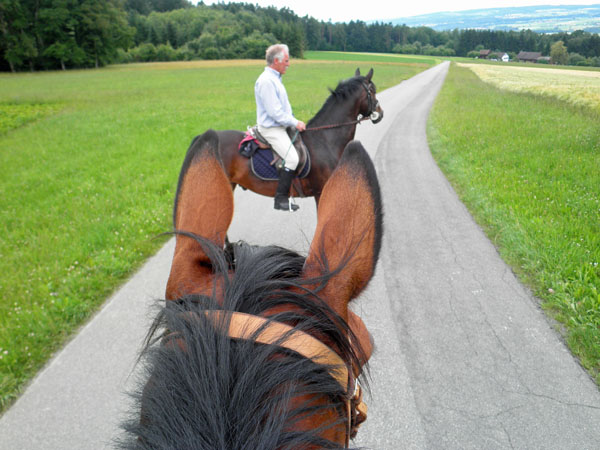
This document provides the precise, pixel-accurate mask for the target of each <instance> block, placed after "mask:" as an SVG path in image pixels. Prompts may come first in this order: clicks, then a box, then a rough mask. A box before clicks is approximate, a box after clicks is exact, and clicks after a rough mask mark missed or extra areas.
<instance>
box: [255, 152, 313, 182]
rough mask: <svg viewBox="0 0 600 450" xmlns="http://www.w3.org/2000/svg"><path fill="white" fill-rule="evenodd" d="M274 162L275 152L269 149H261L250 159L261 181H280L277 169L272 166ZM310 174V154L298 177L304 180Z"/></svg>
mask: <svg viewBox="0 0 600 450" xmlns="http://www.w3.org/2000/svg"><path fill="white" fill-rule="evenodd" d="M272 161H273V151H272V150H271V149H269V148H259V149H257V150H256V151H255V152H254V154H253V155H252V157H251V158H250V166H251V167H252V172H253V173H254V175H256V176H257V177H258V178H260V179H261V180H268V181H270V180H278V179H279V175H278V173H277V169H276V168H275V165H274V164H271V162H272ZM308 172H310V154H307V161H306V164H305V165H304V168H303V169H302V171H301V172H300V174H298V175H297V177H298V178H304V177H306V175H308Z"/></svg>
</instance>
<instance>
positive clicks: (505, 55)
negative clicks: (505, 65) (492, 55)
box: [496, 52, 510, 62]
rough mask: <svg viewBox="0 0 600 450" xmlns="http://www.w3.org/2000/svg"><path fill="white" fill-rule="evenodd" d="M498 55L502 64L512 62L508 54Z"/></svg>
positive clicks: (501, 53)
mask: <svg viewBox="0 0 600 450" xmlns="http://www.w3.org/2000/svg"><path fill="white" fill-rule="evenodd" d="M496 54H497V55H498V59H500V60H501V61H502V62H508V61H510V56H508V53H504V52H498V53H496Z"/></svg>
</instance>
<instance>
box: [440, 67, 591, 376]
mask: <svg viewBox="0 0 600 450" xmlns="http://www.w3.org/2000/svg"><path fill="white" fill-rule="evenodd" d="M598 123H600V117H599V114H598V109H592V108H584V107H577V106H573V105H569V104H567V103H565V102H563V101H560V100H558V99H554V98H551V97H545V96H540V95H534V94H527V93H514V92H508V91H505V90H500V89H498V88H496V87H493V86H490V85H489V84H485V83H483V82H482V81H480V79H479V78H478V77H477V76H476V75H475V74H473V72H471V71H470V70H468V69H464V68H458V67H456V66H454V65H453V66H452V67H451V69H450V71H449V74H448V77H447V79H446V83H445V85H444V87H443V88H442V91H441V93H440V95H439V97H438V99H437V101H436V103H435V106H434V108H433V110H432V114H431V118H430V121H429V124H428V135H429V139H430V146H431V149H432V152H433V154H434V157H435V158H436V160H437V161H438V163H439V165H440V167H441V168H442V170H443V171H444V172H445V174H446V175H447V177H448V178H449V180H450V181H451V183H452V184H453V185H454V187H455V189H456V190H457V192H458V194H459V195H460V197H461V199H462V200H463V201H464V203H465V204H466V205H467V207H468V208H469V209H470V210H471V212H472V213H473V215H474V216H475V218H476V220H477V221H478V222H479V223H480V224H481V225H482V226H483V228H484V229H485V230H486V232H487V233H488V236H489V237H490V239H491V240H492V241H493V242H494V243H495V245H496V246H497V247H498V249H499V252H500V254H501V255H502V257H503V258H504V259H505V260H506V261H507V262H508V263H509V264H510V265H511V266H512V267H513V269H514V271H515V272H516V273H517V274H518V275H519V276H520V278H521V279H522V280H523V281H524V282H525V283H526V284H527V285H529V286H530V287H531V289H532V290H533V292H534V294H535V295H536V296H537V297H538V298H540V299H541V300H542V301H543V307H544V308H545V309H546V310H547V311H549V312H550V313H551V314H552V315H553V316H554V317H555V318H556V319H557V320H558V321H559V322H560V323H561V324H562V327H561V329H562V331H563V332H564V334H565V337H566V340H567V342H568V345H569V346H570V348H571V349H572V351H573V353H574V354H575V355H577V356H578V357H579V359H580V361H581V362H582V364H583V365H584V366H585V367H586V368H587V369H588V370H589V371H590V373H591V374H592V375H593V376H594V377H595V378H596V381H597V382H599V383H600V189H599V188H600V170H598V168H600V127H598Z"/></svg>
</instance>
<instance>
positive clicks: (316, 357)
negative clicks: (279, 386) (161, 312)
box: [169, 310, 368, 448]
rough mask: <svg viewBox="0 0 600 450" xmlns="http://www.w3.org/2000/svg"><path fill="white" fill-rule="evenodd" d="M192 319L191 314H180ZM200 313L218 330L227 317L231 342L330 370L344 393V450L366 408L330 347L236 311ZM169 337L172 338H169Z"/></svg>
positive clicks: (353, 379) (357, 386)
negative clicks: (270, 348) (280, 351)
mask: <svg viewBox="0 0 600 450" xmlns="http://www.w3.org/2000/svg"><path fill="white" fill-rule="evenodd" d="M184 314H185V315H186V316H188V317H190V320H191V319H192V317H193V316H191V314H192V313H184ZM200 314H204V316H205V317H206V318H207V319H209V320H211V321H212V322H213V324H214V325H215V326H216V327H218V326H219V325H220V324H223V323H224V321H223V320H224V319H225V318H228V322H229V329H227V330H223V332H224V333H225V334H226V335H227V336H229V337H230V338H232V339H242V340H251V341H254V342H257V343H259V344H266V345H277V346H279V347H283V348H286V349H288V350H292V351H294V352H296V353H298V354H300V355H302V356H303V357H305V358H307V359H310V360H311V361H313V362H314V363H316V364H322V365H326V366H328V367H330V369H329V374H330V375H331V376H332V377H333V378H334V379H335V380H336V381H337V383H338V384H339V385H340V386H341V387H342V389H343V391H344V392H345V393H346V396H345V404H346V417H347V422H346V423H347V425H346V448H348V446H349V444H350V438H354V436H356V433H357V432H358V428H359V427H360V425H361V424H362V423H363V422H364V421H365V420H367V410H368V408H367V405H366V404H365V403H364V401H363V399H362V389H361V387H360V384H359V383H358V380H357V379H356V377H355V376H354V372H353V371H352V368H350V369H349V368H348V365H347V364H346V363H345V362H344V361H343V360H342V358H340V356H339V355H338V354H337V353H336V352H335V351H333V350H332V349H331V348H330V347H328V346H327V345H325V344H324V343H322V342H321V341H319V340H318V339H316V338H315V337H313V336H311V335H309V334H307V333H305V332H303V331H299V330H295V329H294V328H293V327H292V326H290V325H286V324H284V323H281V322H276V321H272V320H269V319H265V318H264V317H259V316H253V315H251V314H246V313H241V312H237V311H222V310H204V311H201V312H200ZM169 337H172V336H169Z"/></svg>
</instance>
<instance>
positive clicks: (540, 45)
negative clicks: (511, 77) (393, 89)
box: [0, 0, 600, 71]
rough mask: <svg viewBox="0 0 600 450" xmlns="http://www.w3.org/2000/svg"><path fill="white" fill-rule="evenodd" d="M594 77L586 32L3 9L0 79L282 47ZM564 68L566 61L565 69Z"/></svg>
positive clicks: (285, 13) (233, 14) (124, 8)
mask: <svg viewBox="0 0 600 450" xmlns="http://www.w3.org/2000/svg"><path fill="white" fill-rule="evenodd" d="M559 41H560V42H562V43H563V45H564V47H565V49H566V52H568V55H569V57H568V58H567V59H566V61H567V63H571V64H578V65H593V66H599V67H600V36H599V35H598V34H593V33H588V32H584V31H576V32H574V33H555V34H539V33H535V32H533V31H531V30H524V31H490V30H459V29H456V30H452V31H435V30H433V29H432V28H428V27H408V26H406V25H392V24H389V23H379V22H376V23H369V24H367V23H365V22H363V21H360V20H357V21H351V22H349V23H332V22H324V21H319V20H317V19H314V18H312V17H309V16H304V17H299V16H297V15H296V14H295V13H294V12H293V11H291V10H290V9H288V8H282V9H277V8H275V7H267V8H263V7H259V6H256V5H252V4H246V3H228V4H224V3H219V4H215V5H210V6H209V5H205V4H204V3H202V2H200V3H199V4H198V5H197V6H193V5H192V4H191V3H190V2H189V1H188V0H101V1H100V0H0V70H3V71H8V70H10V71H21V70H47V69H67V68H80V67H99V66H103V65H106V64H109V63H126V62H134V61H174V60H193V59H233V58H258V59H262V58H263V57H264V51H265V49H266V47H267V46H268V45H270V44H272V43H276V42H285V43H287V44H288V46H289V47H290V54H291V56H294V57H302V55H303V52H304V51H305V50H333V51H348V52H350V51H352V52H382V53H404V54H424V55H434V56H472V55H474V54H475V53H473V52H474V51H478V50H479V49H483V48H486V49H490V50H492V51H502V52H507V53H509V54H510V55H512V56H514V55H516V54H517V53H518V52H519V51H537V52H541V53H542V54H544V55H550V52H551V49H552V46H553V45H554V44H556V43H557V42H559ZM561 62H562V60H561Z"/></svg>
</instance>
